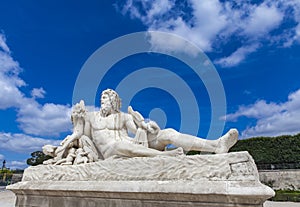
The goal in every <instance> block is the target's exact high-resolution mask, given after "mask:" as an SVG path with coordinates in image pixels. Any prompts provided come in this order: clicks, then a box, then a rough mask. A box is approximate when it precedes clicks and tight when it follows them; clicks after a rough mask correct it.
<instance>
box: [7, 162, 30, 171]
mask: <svg viewBox="0 0 300 207" xmlns="http://www.w3.org/2000/svg"><path fill="white" fill-rule="evenodd" d="M6 166H7V167H8V168H9V169H12V170H15V169H25V168H26V167H28V165H27V163H26V160H23V161H15V160H13V161H8V162H7V164H6Z"/></svg>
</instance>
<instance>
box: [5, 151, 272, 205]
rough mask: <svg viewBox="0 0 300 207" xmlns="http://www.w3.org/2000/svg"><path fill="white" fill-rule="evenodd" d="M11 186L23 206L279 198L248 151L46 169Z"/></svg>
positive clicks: (208, 202)
mask: <svg viewBox="0 0 300 207" xmlns="http://www.w3.org/2000/svg"><path fill="white" fill-rule="evenodd" d="M7 188H8V189H9V190H12V191H13V192H14V193H15V194H16V196H17V200H16V206H17V207H37V206H39V207H58V206H59V207H63V206H72V207H73V206H74V207H98V206H114V207H125V206H147V207H148V206H149V207H154V206H155V207H159V206H172V207H173V206H175V207H179V206H180V207H183V206H199V207H217V206H218V207H223V206H225V207H227V206H228V207H229V206H235V207H238V206H241V207H242V206H243V207H246V206H247V207H250V206H251V207H254V206H255V207H258V206H262V205H263V203H264V202H265V200H266V199H268V198H270V197H272V196H274V191H273V190H272V189H271V188H269V187H267V186H265V185H263V184H261V183H260V182H259V179H258V172H257V169H256V166H255V164H254V161H253V159H252V157H251V156H250V155H249V154H248V153H247V152H236V153H228V154H220V155H197V156H180V157H154V158H130V159H111V160H105V161H99V162H97V163H90V164H85V165H77V166H44V165H41V166H36V167H30V168H28V169H26V170H25V172H24V176H23V180H22V182H19V183H16V184H14V185H11V186H8V187H7Z"/></svg>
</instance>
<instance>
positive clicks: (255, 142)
mask: <svg viewBox="0 0 300 207" xmlns="http://www.w3.org/2000/svg"><path fill="white" fill-rule="evenodd" d="M230 151H231V152H236V151H248V152H249V153H250V154H251V155H252V157H253V159H254V160H255V162H256V163H257V164H281V163H300V134H297V135H294V136H290V135H284V136H278V137H255V138H250V139H245V140H239V141H238V142H237V143H236V145H235V146H233V147H232V148H231V149H230Z"/></svg>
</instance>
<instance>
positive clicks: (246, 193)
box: [9, 181, 274, 207]
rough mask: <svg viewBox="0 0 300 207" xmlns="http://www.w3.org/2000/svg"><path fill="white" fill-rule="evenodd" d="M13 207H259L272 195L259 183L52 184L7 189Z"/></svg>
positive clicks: (81, 182) (90, 182) (100, 182)
mask: <svg viewBox="0 0 300 207" xmlns="http://www.w3.org/2000/svg"><path fill="white" fill-rule="evenodd" d="M9 189H10V190H12V191H13V192H14V193H15V194H16V196H17V200H16V207H58V206H59V207H63V206H66V207H71V206H72V207H102V206H103V207H104V206H114V207H126V206H130V207H131V206H147V207H154V206H155V207H165V206H172V207H183V206H197V207H227V206H228V207H229V206H230V207H231V206H235V207H238V206H241V207H259V206H260V207H262V206H263V203H264V201H265V200H266V199H267V198H268V197H271V196H272V195H273V193H274V192H273V191H272V189H270V188H268V187H267V186H264V185H262V184H261V183H259V182H234V181H231V182H227V181H96V182H93V181H54V182H53V181H51V182H45V181H43V182H32V181H31V182H20V183H17V184H15V185H12V186H10V187H9Z"/></svg>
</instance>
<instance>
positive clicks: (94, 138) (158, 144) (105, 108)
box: [43, 89, 238, 164]
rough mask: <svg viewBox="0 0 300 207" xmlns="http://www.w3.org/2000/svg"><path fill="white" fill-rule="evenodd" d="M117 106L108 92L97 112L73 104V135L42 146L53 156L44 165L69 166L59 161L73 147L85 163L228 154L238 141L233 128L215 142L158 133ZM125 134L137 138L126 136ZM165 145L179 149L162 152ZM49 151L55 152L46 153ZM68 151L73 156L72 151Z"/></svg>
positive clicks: (151, 124) (170, 131)
mask: <svg viewBox="0 0 300 207" xmlns="http://www.w3.org/2000/svg"><path fill="white" fill-rule="evenodd" d="M120 106H121V101H120V98H119V95H118V94H117V93H116V92H115V91H114V90H111V89H107V90H105V91H103V92H102V95H101V108H100V110H99V111H96V112H87V110H86V109H85V106H84V102H83V101H81V102H80V103H78V104H76V105H75V107H74V109H73V112H72V122H73V125H74V129H73V133H72V134H71V135H69V136H67V137H66V138H65V139H64V140H63V141H62V143H61V146H58V147H56V148H55V147H53V146H49V145H46V146H44V148H43V151H44V153H45V154H48V155H51V156H54V159H53V160H52V161H46V162H45V163H44V164H61V163H65V164H68V163H70V161H68V162H65V161H61V160H62V159H66V158H67V157H68V154H69V153H68V152H69V151H70V148H75V150H76V152H77V151H78V150H80V151H82V153H84V152H85V153H86V155H85V156H87V158H88V159H87V161H86V162H93V161H97V160H98V159H99V158H100V159H107V158H109V157H112V156H118V157H154V156H157V155H165V156H176V155H181V154H183V150H185V151H190V150H197V151H206V152H214V153H217V154H220V153H227V152H228V150H229V148H230V147H232V146H233V145H234V144H235V143H236V141H237V137H238V132H237V130H236V129H231V130H229V131H228V132H227V133H226V134H225V135H224V136H222V137H220V138H219V139H217V140H205V139H202V138H198V137H195V136H192V135H188V134H182V133H179V132H177V131H176V130H174V129H163V130H161V129H160V128H159V126H158V125H157V124H156V123H155V122H153V121H150V122H148V123H146V122H145V121H144V118H143V117H142V115H141V114H140V113H139V112H137V111H133V109H132V108H131V107H129V108H128V113H123V112H120ZM128 131H130V132H132V133H134V134H135V135H136V136H135V137H134V138H131V137H129V136H128ZM168 144H173V145H175V146H177V147H178V148H177V149H175V150H171V151H164V150H165V147H166V146H167V145H168ZM49 149H54V150H50V152H49ZM53 151H54V152H53ZM71 152H72V154H74V152H73V151H72V150H71ZM77 154H78V153H77ZM83 156H84V154H83ZM71 157H72V156H71ZM69 160H71V158H70V156H69Z"/></svg>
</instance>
